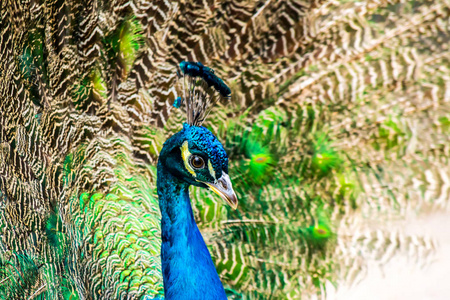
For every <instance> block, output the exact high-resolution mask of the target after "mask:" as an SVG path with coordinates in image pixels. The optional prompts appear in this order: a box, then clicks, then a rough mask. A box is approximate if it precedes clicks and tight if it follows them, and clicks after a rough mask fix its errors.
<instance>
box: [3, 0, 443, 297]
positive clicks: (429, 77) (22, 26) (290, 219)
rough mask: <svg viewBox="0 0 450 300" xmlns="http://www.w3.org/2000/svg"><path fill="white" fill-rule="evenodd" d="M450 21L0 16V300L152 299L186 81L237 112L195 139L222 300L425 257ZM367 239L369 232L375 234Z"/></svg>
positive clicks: (42, 11) (353, 12) (294, 12)
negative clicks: (205, 154)
mask: <svg viewBox="0 0 450 300" xmlns="http://www.w3.org/2000/svg"><path fill="white" fill-rule="evenodd" d="M449 17H450V3H449V2H448V1H447V0H437V1H424V0H423V1H395V0H392V1H371V0H367V1H323V0H321V1H296V0H285V1H271V0H267V1H247V0H245V1H244V0H242V1H215V0H207V1H206V0H205V1H184V0H183V1H146V0H132V1H124V0H115V1H96V0H88V1H79V0H59V1H39V0H38V1H14V0H6V1H2V2H1V3H0V49H2V51H1V53H0V211H1V213H0V229H1V230H0V232H1V235H0V298H1V299H72V300H73V299H153V298H154V297H158V296H162V295H163V285H162V275H161V262H160V256H159V255H160V254H159V251H160V212H159V209H158V198H157V193H156V162H157V159H158V154H159V151H160V150H161V148H162V145H163V143H164V141H165V140H166V139H167V138H168V137H169V136H171V135H172V134H174V133H176V132H177V131H179V130H180V129H181V128H182V121H183V119H184V112H183V111H181V110H179V109H175V108H174V107H173V104H174V101H175V99H176V98H177V97H179V96H181V97H182V93H181V87H180V86H179V84H177V81H178V78H177V74H176V73H177V66H178V64H179V62H181V61H183V60H185V61H199V62H202V63H203V64H204V65H205V66H208V67H210V68H212V69H214V71H215V74H217V76H219V77H220V78H223V79H224V82H225V83H226V84H227V85H228V86H229V87H230V89H231V91H232V94H231V99H230V100H229V101H227V102H226V103H225V102H222V103H219V104H218V105H216V106H215V107H214V108H213V111H212V112H211V114H210V115H209V117H208V118H207V119H206V121H205V122H204V126H205V127H207V128H208V129H210V130H211V131H212V132H213V133H214V134H215V135H216V136H217V137H218V139H219V140H220V141H222V142H223V144H224V146H225V148H226V150H227V153H228V155H229V160H230V173H231V174H230V176H231V177H232V181H233V183H234V189H235V191H236V193H237V195H238V198H239V201H240V202H239V208H238V210H236V211H234V210H232V209H230V208H229V207H227V206H226V205H223V204H222V202H221V201H220V199H218V197H217V196H215V195H213V194H212V193H210V192H208V191H206V190H202V189H199V188H192V190H191V194H192V198H193V207H194V213H195V217H196V221H197V224H198V225H199V227H200V230H201V232H202V234H203V236H204V237H205V240H206V242H207V244H208V247H209V249H210V252H211V254H212V256H213V259H214V262H215V264H216V268H217V270H218V273H219V275H220V277H221V280H222V282H223V283H224V285H225V288H226V291H227V294H228V296H229V299H300V298H310V297H312V296H318V297H319V296H321V295H326V292H327V287H328V286H329V285H330V284H340V283H343V282H348V283H351V282H357V281H358V280H361V278H363V277H364V275H365V273H366V271H367V266H368V261H369V260H376V261H377V262H380V263H386V262H387V261H389V260H390V259H392V258H393V257H396V256H398V255H409V256H412V257H413V258H415V260H416V261H417V262H418V263H419V264H421V265H425V264H427V262H428V261H429V260H430V258H431V257H432V254H433V252H434V250H435V247H436V246H435V243H434V241H433V240H430V239H429V238H428V237H427V236H415V235H408V234H406V233H405V232H404V231H402V230H399V229H398V226H397V227H396V225H395V224H396V220H399V219H402V218H405V217H406V216H408V215H410V214H414V213H417V212H418V211H429V210H438V209H445V208H446V207H447V206H448V200H449V191H450V189H449V184H448V182H449V180H448V174H449V173H450V169H449V163H448V160H449V158H450V152H449V147H448V145H449V136H450V135H449V133H450V121H449V120H450V114H449V111H450V50H449V47H448V45H449V42H450V41H449V40H450V18H449ZM369 220H370V221H369Z"/></svg>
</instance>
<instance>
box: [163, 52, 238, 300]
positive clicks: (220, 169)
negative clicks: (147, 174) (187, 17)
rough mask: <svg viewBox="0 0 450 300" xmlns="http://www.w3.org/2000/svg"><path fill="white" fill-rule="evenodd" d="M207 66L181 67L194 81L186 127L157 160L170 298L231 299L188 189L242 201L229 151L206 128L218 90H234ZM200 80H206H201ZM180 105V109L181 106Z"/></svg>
mask: <svg viewBox="0 0 450 300" xmlns="http://www.w3.org/2000/svg"><path fill="white" fill-rule="evenodd" d="M203 68H206V67H204V66H203V65H202V64H201V63H193V62H185V61H183V62H181V63H180V69H181V70H182V72H183V78H184V81H186V80H185V77H188V78H190V80H189V83H185V84H184V85H185V86H186V87H187V90H186V91H184V92H185V94H187V95H188V98H187V99H184V101H183V102H184V103H185V105H186V113H187V118H186V119H187V123H184V125H183V129H182V130H181V131H180V132H178V133H176V134H175V135H173V136H172V137H170V138H169V139H168V140H167V141H166V142H165V143H164V145H163V148H162V150H161V153H160V156H159V159H158V167H157V169H158V172H157V187H158V196H159V207H160V209H161V239H162V245H161V264H162V273H163V278H164V295H165V299H205V300H206V299H211V300H213V299H227V297H226V294H225V290H224V288H223V286H222V283H221V282H220V279H219V276H218V274H217V271H216V268H215V266H214V263H213V261H212V259H211V255H210V254H209V252H208V248H207V247H206V244H205V242H204V240H203V238H202V235H201V234H200V231H199V229H198V227H197V224H196V223H195V219H194V215H193V212H192V207H191V201H190V199H189V186H190V185H194V186H198V187H203V188H206V187H208V188H210V189H211V190H212V191H214V192H215V193H217V194H218V195H219V196H220V197H221V198H222V199H223V200H225V201H226V202H227V203H228V204H230V206H231V207H233V208H234V209H236V208H237V203H238V202H237V197H236V194H235V193H234V191H233V186H232V183H231V180H230V176H229V175H228V157H227V154H226V152H225V149H224V148H223V146H222V144H220V142H219V141H218V140H217V138H216V137H215V136H214V135H213V134H212V133H211V131H209V130H208V129H206V128H205V127H202V126H201V124H202V121H203V120H204V118H205V115H206V114H207V112H208V111H209V109H210V107H209V106H211V105H213V104H214V103H215V102H216V101H217V100H216V99H217V98H218V96H217V95H216V93H215V89H216V90H217V91H219V92H221V91H223V90H226V91H227V92H226V93H225V96H228V95H229V92H228V91H229V88H228V87H227V86H226V84H225V83H223V81H222V80H221V79H220V78H218V77H217V76H215V75H214V74H212V73H211V72H210V71H206V70H205V71H203ZM194 70H197V71H198V72H193V71H194ZM186 75H187V76H186ZM180 76H181V75H180ZM197 76H199V77H200V78H201V79H200V80H198V81H199V82H197V79H196V78H197ZM204 78H205V79H204ZM214 83H218V84H214ZM197 85H199V87H198V88H196V87H197ZM211 85H212V86H213V87H214V88H212V87H211ZM221 87H223V88H224V89H222V88H221ZM180 98H181V97H180ZM177 99H178V100H179V101H180V102H181V101H182V100H181V99H179V98H177ZM174 104H175V103H174ZM176 106H178V107H179V106H180V103H179V104H177V105H176Z"/></svg>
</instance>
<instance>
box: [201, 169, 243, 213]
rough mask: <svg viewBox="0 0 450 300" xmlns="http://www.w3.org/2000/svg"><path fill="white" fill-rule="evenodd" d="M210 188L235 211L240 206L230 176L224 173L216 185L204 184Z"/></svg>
mask: <svg viewBox="0 0 450 300" xmlns="http://www.w3.org/2000/svg"><path fill="white" fill-rule="evenodd" d="M204 183H205V184H206V185H208V186H209V188H210V189H211V190H212V191H213V192H214V193H216V194H218V195H219V196H220V197H221V198H222V199H223V200H225V201H226V202H227V203H228V204H229V205H230V206H231V207H232V208H233V209H236V208H237V206H238V200H237V197H236V194H235V193H234V190H233V186H232V184H231V180H230V176H228V174H226V173H224V172H222V176H221V177H220V178H219V179H217V181H216V182H215V183H209V182H204Z"/></svg>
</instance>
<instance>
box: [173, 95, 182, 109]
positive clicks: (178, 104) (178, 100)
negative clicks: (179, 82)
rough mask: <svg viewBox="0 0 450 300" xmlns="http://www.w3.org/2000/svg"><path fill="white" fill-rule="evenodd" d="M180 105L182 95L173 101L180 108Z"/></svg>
mask: <svg viewBox="0 0 450 300" xmlns="http://www.w3.org/2000/svg"><path fill="white" fill-rule="evenodd" d="M180 106H181V97H177V98H176V99H175V101H174V102H173V107H175V108H180Z"/></svg>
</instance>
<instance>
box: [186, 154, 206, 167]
mask: <svg viewBox="0 0 450 300" xmlns="http://www.w3.org/2000/svg"><path fill="white" fill-rule="evenodd" d="M189 163H190V164H191V166H192V167H193V168H194V169H201V168H203V167H204V166H205V161H204V160H203V158H201V157H200V156H198V155H192V156H191V158H190V159H189Z"/></svg>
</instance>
